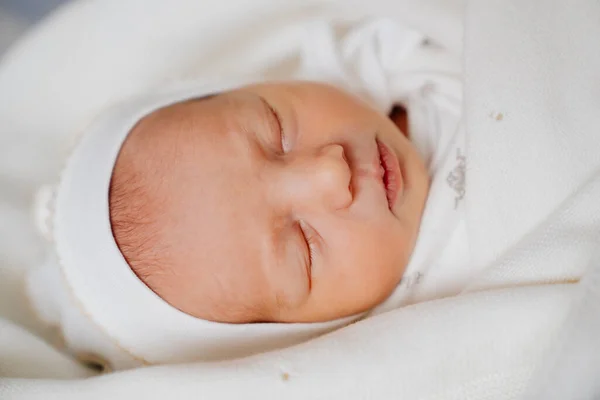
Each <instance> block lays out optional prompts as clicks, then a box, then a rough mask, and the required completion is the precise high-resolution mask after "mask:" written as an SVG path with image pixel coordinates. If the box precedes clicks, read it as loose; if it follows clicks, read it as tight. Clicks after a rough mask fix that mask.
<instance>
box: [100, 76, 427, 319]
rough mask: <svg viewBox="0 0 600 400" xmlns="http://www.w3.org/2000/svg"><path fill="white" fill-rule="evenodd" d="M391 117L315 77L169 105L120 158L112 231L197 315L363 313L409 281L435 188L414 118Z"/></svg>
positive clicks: (148, 277) (137, 266) (160, 287)
mask: <svg viewBox="0 0 600 400" xmlns="http://www.w3.org/2000/svg"><path fill="white" fill-rule="evenodd" d="M395 119H396V120H397V121H396V122H397V124H395V123H394V122H393V121H392V120H391V119H390V118H389V117H388V116H387V115H385V114H382V113H380V112H378V111H376V110H374V109H373V108H371V107H370V106H368V105H367V104H366V103H365V102H363V101H361V100H360V99H358V98H357V97H354V96H352V95H350V94H348V93H346V92H344V91H342V90H340V89H336V88H334V87H333V86H329V85H325V84H318V83H309V82H283V83H264V84H255V85H250V86H244V87H241V88H238V89H234V90H230V91H227V92H223V93H219V94H215V95H209V96H206V97H202V98H197V99H192V100H188V101H183V102H178V103H175V104H173V105H169V106H166V107H163V108H160V109H158V110H156V111H153V112H151V113H150V114H149V115H147V116H145V117H144V118H142V119H141V121H139V122H138V123H137V124H136V125H135V127H134V128H133V130H131V132H130V133H129V134H128V136H127V139H126V140H125V142H124V143H123V146H122V148H121V150H120V153H119V156H118V159H117V162H116V164H115V167H114V172H113V175H112V180H111V184H110V195H109V204H110V221H111V226H112V232H113V234H114V238H115V240H116V242H117V244H118V246H119V249H120V251H121V252H122V254H123V256H124V257H125V259H126V260H127V262H128V264H129V266H130V267H131V269H132V270H133V271H134V272H135V274H136V275H137V276H138V277H139V278H140V279H141V280H142V281H143V282H144V283H145V284H146V285H147V286H148V287H149V288H150V289H152V291H154V292H155V293H156V294H157V295H158V296H160V297H161V298H162V299H164V300H165V301H166V302H168V303H169V304H171V305H172V306H174V307H176V308H177V309H179V310H181V311H183V312H184V313H187V314H189V315H192V316H194V317H197V318H201V319H206V320H210V321H215V322H225V323H236V324H247V323H256V322H285V323H290V322H322V321H330V320H335V319H338V318H342V317H347V316H352V315H356V314H360V313H363V312H365V311H367V310H370V309H372V308H373V307H374V306H376V305H377V304H379V303H381V302H382V301H383V300H384V299H386V298H387V297H388V296H389V295H390V293H391V292H392V290H393V289H394V288H395V287H396V286H397V285H398V283H399V282H400V279H401V278H402V274H403V272H404V269H405V267H406V264H407V262H408V260H409V257H410V255H411V252H412V250H413V247H414V245H415V241H416V238H417V233H418V231H419V225H420V221H421V215H422V213H423V208H424V205H425V200H426V197H427V192H428V187H429V176H428V173H427V170H426V168H425V165H424V162H423V160H422V157H421V156H420V155H419V153H418V151H417V150H416V149H415V147H414V146H413V145H412V144H411V142H410V141H409V140H408V139H407V136H406V133H407V132H406V129H407V125H406V120H405V115H404V118H403V116H400V117H397V118H395ZM398 125H400V126H402V127H403V130H404V131H402V130H401V129H399V126H398Z"/></svg>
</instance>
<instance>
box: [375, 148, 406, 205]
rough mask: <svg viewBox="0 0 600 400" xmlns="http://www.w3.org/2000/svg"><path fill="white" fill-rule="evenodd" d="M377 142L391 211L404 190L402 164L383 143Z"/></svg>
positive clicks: (383, 180) (382, 178) (382, 175)
mask: <svg viewBox="0 0 600 400" xmlns="http://www.w3.org/2000/svg"><path fill="white" fill-rule="evenodd" d="M376 142H377V150H378V153H379V164H380V174H381V180H382V182H383V186H384V188H385V196H386V198H387V202H388V207H389V209H390V210H391V209H392V207H393V206H394V204H395V203H396V199H397V198H398V194H399V193H400V190H401V189H402V183H403V182H402V171H401V170H400V163H399V161H398V157H397V156H396V154H394V152H393V151H392V150H391V149H390V148H389V147H388V146H386V145H385V144H384V143H382V142H381V141H379V140H377V139H376Z"/></svg>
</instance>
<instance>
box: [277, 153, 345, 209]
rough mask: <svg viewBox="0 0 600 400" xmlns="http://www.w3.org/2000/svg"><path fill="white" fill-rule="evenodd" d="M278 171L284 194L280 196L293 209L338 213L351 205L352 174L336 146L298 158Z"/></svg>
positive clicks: (343, 154) (300, 155)
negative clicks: (322, 209) (319, 209)
mask: <svg viewBox="0 0 600 400" xmlns="http://www.w3.org/2000/svg"><path fill="white" fill-rule="evenodd" d="M282 169H283V171H282V174H281V184H282V185H283V186H284V188H283V189H284V190H283V191H281V192H280V193H285V194H286V196H287V199H286V200H287V201H289V202H291V204H292V205H293V206H294V207H300V208H304V209H315V208H327V209H330V210H339V209H343V208H346V207H348V206H349V205H350V204H351V203H352V190H351V188H350V181H351V177H352V173H351V171H350V166H349V165H348V161H347V158H346V155H345V153H344V148H343V147H342V146H340V145H338V144H330V145H327V146H324V147H322V148H319V149H318V150H317V151H311V152H307V153H304V154H299V155H297V156H295V157H294V158H293V159H292V160H290V161H289V162H288V163H287V164H286V165H284V167H283V168H282Z"/></svg>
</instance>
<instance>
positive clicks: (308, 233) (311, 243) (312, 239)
mask: <svg viewBox="0 0 600 400" xmlns="http://www.w3.org/2000/svg"><path fill="white" fill-rule="evenodd" d="M298 226H299V228H300V232H301V234H302V238H303V239H304V242H305V243H306V251H307V263H306V269H307V275H308V279H309V286H310V283H311V281H312V267H313V264H314V262H315V254H316V253H317V251H318V248H317V238H316V233H315V232H314V230H313V229H312V228H311V227H310V226H308V224H307V223H306V222H304V221H298Z"/></svg>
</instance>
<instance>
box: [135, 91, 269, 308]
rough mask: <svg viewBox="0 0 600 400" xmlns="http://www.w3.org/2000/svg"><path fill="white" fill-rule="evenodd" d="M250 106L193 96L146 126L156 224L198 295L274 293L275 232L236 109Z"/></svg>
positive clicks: (255, 298)
mask: <svg viewBox="0 0 600 400" xmlns="http://www.w3.org/2000/svg"><path fill="white" fill-rule="evenodd" d="M223 97H224V98H223ZM247 107H248V104H247V102H245V101H243V99H240V98H228V97H226V96H216V97H213V98H211V99H210V100H208V101H206V100H202V101H197V100H195V101H189V102H185V103H181V104H177V105H174V106H172V107H168V108H166V109H163V110H160V111H159V113H160V114H161V115H158V118H156V116H155V118H156V119H155V120H154V121H152V120H149V121H148V122H151V123H149V124H148V123H147V124H146V126H145V129H147V130H152V131H153V132H152V133H150V135H154V136H155V137H154V139H155V140H154V141H155V143H154V144H153V145H152V148H153V151H154V152H155V154H154V155H153V157H151V160H153V161H150V162H152V163H155V164H156V165H155V168H158V169H160V170H161V171H160V172H159V175H160V177H157V178H156V179H155V183H154V190H155V191H157V192H158V193H160V194H159V195H160V196H161V197H163V201H162V204H163V207H162V210H161V211H160V214H159V216H158V217H157V218H158V221H157V222H159V223H160V225H161V226H162V228H161V233H160V235H161V241H164V242H167V243H168V246H167V247H168V248H171V249H173V254H172V255H171V258H172V259H174V261H175V262H174V263H173V265H174V268H175V269H176V270H175V271H174V272H175V274H176V275H177V276H179V277H180V278H181V279H187V280H191V281H193V282H194V287H196V288H197V291H198V293H203V294H204V295H209V296H210V295H212V296H217V297H223V296H225V297H227V294H231V293H235V294H236V296H239V297H240V298H242V299H245V300H244V301H246V302H247V303H252V302H255V303H262V302H265V301H266V300H265V299H264V297H265V295H266V294H268V293H269V292H270V290H269V285H270V283H269V281H268V273H267V272H268V271H267V269H266V268H268V267H269V266H270V265H271V263H272V258H270V255H269V251H268V250H269V245H270V240H271V236H270V232H271V230H270V229H269V228H270V227H269V225H268V221H269V215H268V209H267V208H266V207H265V205H264V204H265V202H264V201H263V199H262V196H261V190H260V188H258V187H256V185H255V182H256V179H254V176H253V174H254V172H253V163H252V160H251V158H252V154H250V153H249V152H248V149H249V144H250V143H251V141H252V138H251V136H250V135H251V133H250V132H249V130H248V129H245V128H246V126H245V125H244V124H245V121H244V114H243V113H239V112H236V111H239V110H243V109H247ZM151 118H152V117H151Z"/></svg>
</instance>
